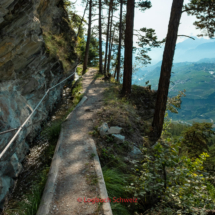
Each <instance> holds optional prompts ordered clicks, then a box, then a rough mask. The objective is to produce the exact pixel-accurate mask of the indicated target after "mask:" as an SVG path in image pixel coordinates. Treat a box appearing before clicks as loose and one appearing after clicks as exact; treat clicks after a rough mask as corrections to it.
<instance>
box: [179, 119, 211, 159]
mask: <svg viewBox="0 0 215 215" xmlns="http://www.w3.org/2000/svg"><path fill="white" fill-rule="evenodd" d="M214 134H215V132H214V131H213V130H212V123H194V124H193V125H192V126H190V127H188V128H187V129H186V130H185V131H184V132H183V138H182V140H181V143H182V148H183V151H186V150H188V154H189V156H190V157H198V156H199V155H200V154H201V153H202V152H205V151H209V148H208V141H209V139H210V138H211V137H212V135H214Z"/></svg>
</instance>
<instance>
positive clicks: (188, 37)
mask: <svg viewBox="0 0 215 215" xmlns="http://www.w3.org/2000/svg"><path fill="white" fill-rule="evenodd" d="M177 36H178V37H188V38H190V39H192V40H195V38H194V37H190V36H187V35H177Z"/></svg>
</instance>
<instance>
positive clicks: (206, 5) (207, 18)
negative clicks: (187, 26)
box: [184, 0, 215, 38]
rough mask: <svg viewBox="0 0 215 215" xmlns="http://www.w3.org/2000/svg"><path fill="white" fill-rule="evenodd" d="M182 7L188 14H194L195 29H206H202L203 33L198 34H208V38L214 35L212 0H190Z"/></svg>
mask: <svg viewBox="0 0 215 215" xmlns="http://www.w3.org/2000/svg"><path fill="white" fill-rule="evenodd" d="M184 9H185V11H187V13H188V14H189V15H195V16H196V18H197V21H195V22H194V25H195V26H196V27H197V29H200V30H206V31H204V34H201V35H198V36H209V37H210V38H213V37H214V29H215V21H214V16H215V1H214V0H201V1H200V0H191V1H190V2H189V3H188V4H187V5H185V7H184Z"/></svg>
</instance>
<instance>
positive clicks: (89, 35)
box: [82, 0, 92, 73]
mask: <svg viewBox="0 0 215 215" xmlns="http://www.w3.org/2000/svg"><path fill="white" fill-rule="evenodd" d="M91 19H92V0H90V2H89V23H88V33H87V43H86V49H85V56H84V65H83V72H82V73H84V72H85V71H86V69H87V63H88V56H89V48H90V37H91Z"/></svg>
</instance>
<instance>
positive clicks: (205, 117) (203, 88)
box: [133, 41, 215, 127]
mask: <svg viewBox="0 0 215 215" xmlns="http://www.w3.org/2000/svg"><path fill="white" fill-rule="evenodd" d="M184 46H185V48H186V49H188V48H187V47H186V41H185V45H184ZM185 48H183V44H182V43H181V44H178V49H176V55H175V59H177V60H175V61H174V65H173V68H172V75H171V84H170V89H169V96H170V97H172V96H175V95H177V94H178V92H179V91H182V90H184V89H185V90H186V93H185V94H186V97H183V98H182V105H181V109H180V110H179V113H178V114H172V113H169V116H170V117H171V118H172V119H173V121H182V122H183V123H189V124H191V123H192V122H193V121H197V122H203V121H206V122H212V123H214V127H215V58H204V56H208V55H210V57H211V56H215V43H214V42H210V43H203V44H200V45H197V47H193V48H192V49H188V50H187V51H186V50H185ZM179 49H180V50H181V53H182V50H185V52H184V54H181V55H180V53H179V52H178V54H177V50H179ZM202 55H203V57H202V58H201V59H199V57H200V56H202ZM193 58H195V59H198V61H196V62H189V59H190V61H192V59H193ZM179 59H182V61H184V62H177V61H178V60H179ZM185 59H187V61H186V62H185ZM160 69H161V61H160V62H159V63H157V64H155V65H153V66H149V67H146V68H140V69H138V71H137V72H135V73H134V74H133V84H136V85H141V86H145V82H146V81H149V84H150V85H151V86H152V89H157V88H158V81H159V76H160Z"/></svg>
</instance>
